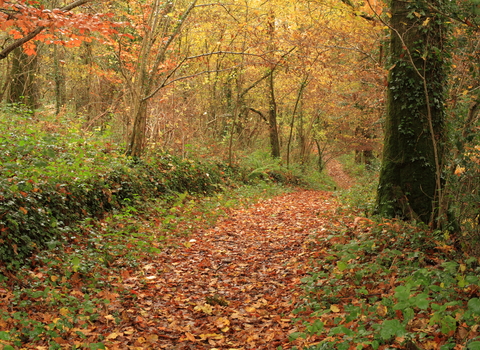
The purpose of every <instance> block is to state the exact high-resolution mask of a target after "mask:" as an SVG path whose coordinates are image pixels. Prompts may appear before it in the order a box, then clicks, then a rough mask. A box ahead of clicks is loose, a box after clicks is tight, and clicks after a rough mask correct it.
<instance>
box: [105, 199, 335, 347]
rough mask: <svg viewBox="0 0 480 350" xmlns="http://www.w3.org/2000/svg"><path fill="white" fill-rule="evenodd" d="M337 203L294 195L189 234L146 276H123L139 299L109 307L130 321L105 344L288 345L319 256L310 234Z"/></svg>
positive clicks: (146, 269) (148, 269)
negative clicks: (303, 288) (311, 263)
mask: <svg viewBox="0 0 480 350" xmlns="http://www.w3.org/2000/svg"><path fill="white" fill-rule="evenodd" d="M334 208H335V203H334V199H333V197H332V195H331V194H329V193H326V192H325V193H324V192H316V191H301V192H295V193H290V194H286V195H283V196H280V197H276V198H274V199H269V200H265V201H263V202H260V203H258V204H257V205H255V206H253V207H252V208H249V209H244V210H236V211H233V212H232V214H231V215H230V217H229V218H227V219H224V220H223V221H221V222H219V223H218V224H217V226H216V227H214V228H212V229H209V230H206V231H204V232H199V233H197V234H194V235H191V236H188V237H185V238H183V240H182V241H181V242H179V243H180V244H183V245H182V246H180V247H179V248H171V249H169V250H165V251H164V252H163V253H161V254H160V255H159V256H158V259H157V260H156V261H154V262H149V263H148V264H145V265H144V266H142V270H143V272H144V273H143V274H140V275H136V276H123V277H124V279H123V281H122V285H123V288H124V289H125V292H126V293H127V292H128V293H130V294H131V296H132V297H131V299H130V302H127V303H125V302H124V303H123V304H122V305H118V304H115V303H114V304H112V305H111V306H110V308H111V310H110V312H111V313H116V314H119V315H121V317H122V318H123V319H124V320H125V322H124V326H122V324H120V325H119V326H117V328H116V329H114V330H111V332H112V333H113V334H115V336H112V337H111V339H110V341H109V343H108V344H107V346H108V348H109V349H127V348H128V349H137V348H141V349H172V350H173V349H178V350H180V349H181V350H183V349H196V350H203V349H208V350H214V349H231V350H233V349H237V350H244V349H245V350H247V349H252V350H253V349H257V350H260V349H277V347H278V346H282V347H283V349H291V347H292V346H293V344H291V343H289V342H288V340H287V335H288V334H289V333H291V332H293V331H295V328H294V326H292V324H291V323H290V321H291V319H292V317H293V315H292V314H291V311H292V310H293V309H294V306H295V302H296V300H297V297H298V295H299V284H300V280H301V278H302V277H303V276H304V274H305V269H304V268H305V265H306V263H307V262H308V260H309V259H310V258H311V257H312V256H313V255H314V254H315V250H312V249H306V248H307V245H308V237H309V235H311V234H313V233H318V232H321V231H322V227H323V224H324V223H325V222H326V221H327V220H329V219H331V217H332V216H333V211H334ZM123 299H124V298H123ZM132 323H133V325H134V326H132Z"/></svg>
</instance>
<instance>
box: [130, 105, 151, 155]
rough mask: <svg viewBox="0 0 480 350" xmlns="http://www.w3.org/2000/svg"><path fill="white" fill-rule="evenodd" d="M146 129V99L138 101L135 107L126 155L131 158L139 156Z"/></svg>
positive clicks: (143, 143)
mask: <svg viewBox="0 0 480 350" xmlns="http://www.w3.org/2000/svg"><path fill="white" fill-rule="evenodd" d="M146 131H147V100H142V101H139V103H138V106H137V108H135V116H134V123H133V130H132V135H131V136H130V144H129V146H128V150H127V155H128V156H131V157H133V158H140V157H141V156H142V153H143V149H144V148H145V141H146Z"/></svg>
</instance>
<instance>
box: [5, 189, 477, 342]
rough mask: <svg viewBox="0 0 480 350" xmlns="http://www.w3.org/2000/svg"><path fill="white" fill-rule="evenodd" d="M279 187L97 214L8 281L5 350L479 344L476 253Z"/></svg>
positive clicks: (325, 195) (328, 197)
mask: <svg viewBox="0 0 480 350" xmlns="http://www.w3.org/2000/svg"><path fill="white" fill-rule="evenodd" d="M271 190H273V191H274V192H271V193H270V194H273V193H275V192H276V191H278V190H279V188H274V189H271ZM271 190H270V189H268V188H264V189H263V190H261V191H259V192H257V194H258V195H260V196H261V197H263V198H264V199H263V200H260V201H259V202H257V203H256V204H253V203H254V202H253V201H252V200H250V201H248V199H247V198H249V197H250V196H251V194H252V193H251V192H249V193H248V194H245V196H244V198H245V199H244V203H245V206H243V207H238V202H237V204H236V207H235V208H233V207H230V208H228V207H229V206H230V205H231V204H230V205H229V204H227V203H228V201H229V200H230V201H231V200H232V199H231V198H218V197H216V198H215V199H214V198H210V199H209V200H206V201H205V202H204V204H203V209H201V208H202V206H201V205H199V204H200V203H198V202H196V201H195V200H194V199H193V198H189V197H187V196H184V197H183V198H182V197H181V196H179V197H178V198H177V202H176V203H175V205H174V206H171V207H170V209H168V210H167V211H168V214H169V215H171V217H170V218H169V219H167V216H168V215H165V214H166V213H158V209H157V213H155V210H154V211H152V212H150V214H149V216H147V215H145V214H142V216H141V217H138V216H137V217H136V218H135V215H131V214H132V212H133V214H135V210H136V209H133V208H130V209H125V211H124V212H123V213H117V214H116V216H111V217H108V218H105V219H104V220H101V221H91V222H90V226H89V225H88V224H86V225H85V229H86V230H90V231H91V232H90V233H88V234H87V233H85V235H86V237H84V239H82V238H81V237H80V236H79V237H78V238H76V239H77V240H78V241H77V242H75V238H74V239H72V243H71V246H64V247H62V249H63V250H64V251H63V252H60V251H57V252H55V249H53V250H50V251H48V252H45V256H43V257H39V259H41V261H42V263H41V264H40V263H39V264H38V266H37V267H34V268H25V269H24V270H22V271H20V273H19V274H17V275H15V276H14V275H7V276H4V277H3V281H2V283H1V287H0V297H1V301H2V305H4V307H2V311H1V313H2V314H1V318H0V326H1V329H2V330H3V331H0V339H1V341H2V343H3V344H4V349H12V348H18V349H19V348H24V349H60V348H77V349H102V348H108V349H127V348H131V349H162V348H164V349H209V350H211V349H310V350H314V349H315V350H316V349H382V350H385V349H408V350H413V349H428V350H430V349H441V350H446V349H455V350H460V349H470V350H476V349H478V348H479V345H480V341H479V339H480V332H479V330H478V324H479V321H480V299H479V296H480V280H479V278H478V270H479V263H478V259H477V258H474V257H468V256H464V255H458V254H457V253H455V250H454V249H453V247H452V246H451V245H449V237H445V236H440V235H438V234H437V235H434V234H432V232H430V231H429V230H426V229H421V228H418V227H415V226H409V225H406V224H403V223H400V222H395V221H389V222H381V223H375V222H373V221H371V220H369V219H366V218H364V217H355V216H354V215H352V214H354V213H353V212H352V210H351V208H347V209H345V206H342V205H341V204H340V203H339V202H338V199H337V198H336V197H335V196H334V195H333V194H332V193H331V192H321V191H305V190H302V191H294V192H288V193H284V194H282V195H277V196H275V197H273V198H269V199H266V198H267V197H270V196H269V195H268V194H267V193H266V191H271ZM238 195H239V196H241V194H238ZM261 197H260V198H261ZM232 198H233V197H232ZM257 198H259V197H258V196H257ZM160 207H161V206H160ZM157 208H159V207H157ZM158 214H161V215H158ZM226 214H227V215H226ZM182 217H188V218H190V219H189V220H182V219H181V218H182ZM160 218H163V220H164V221H163V222H159V220H160ZM209 218H210V219H211V221H209ZM215 220H218V221H217V223H216V224H215V225H213V222H214V221H215ZM93 232H97V234H94V233H93ZM167 232H168V233H169V234H167ZM87 237H88V238H87ZM82 244H84V246H83V247H82Z"/></svg>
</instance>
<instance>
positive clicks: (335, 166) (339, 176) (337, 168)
mask: <svg viewBox="0 0 480 350" xmlns="http://www.w3.org/2000/svg"><path fill="white" fill-rule="evenodd" d="M326 168H327V172H328V175H329V176H330V177H331V178H332V179H333V180H334V181H335V183H336V184H337V186H338V187H340V188H342V189H348V188H350V187H351V186H352V185H353V184H354V182H355V180H353V178H352V177H351V176H350V175H349V174H347V173H346V172H345V171H344V170H343V167H342V164H341V163H340V162H339V161H338V160H336V159H330V160H329V161H328V162H327V164H326Z"/></svg>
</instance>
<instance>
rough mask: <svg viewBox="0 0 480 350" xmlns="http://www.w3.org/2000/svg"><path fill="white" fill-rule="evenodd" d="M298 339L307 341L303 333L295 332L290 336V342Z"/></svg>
mask: <svg viewBox="0 0 480 350" xmlns="http://www.w3.org/2000/svg"><path fill="white" fill-rule="evenodd" d="M298 338H303V339H306V338H307V335H306V334H305V333H303V332H293V333H290V334H289V335H288V340H290V341H293V340H296V339H298Z"/></svg>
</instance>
